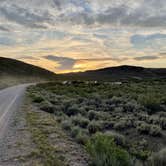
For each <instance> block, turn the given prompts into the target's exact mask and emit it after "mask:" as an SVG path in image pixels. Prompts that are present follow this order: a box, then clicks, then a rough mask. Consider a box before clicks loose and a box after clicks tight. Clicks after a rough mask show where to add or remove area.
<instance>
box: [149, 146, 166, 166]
mask: <svg viewBox="0 0 166 166" xmlns="http://www.w3.org/2000/svg"><path fill="white" fill-rule="evenodd" d="M165 156H166V148H165V149H162V150H161V151H160V152H158V153H155V154H153V155H152V156H151V157H150V158H149V161H148V165H149V166H166V157H165Z"/></svg>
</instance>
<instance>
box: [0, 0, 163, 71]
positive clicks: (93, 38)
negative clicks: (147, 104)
mask: <svg viewBox="0 0 166 166" xmlns="http://www.w3.org/2000/svg"><path fill="white" fill-rule="evenodd" d="M0 56H3V57H9V58H16V59H18V60H22V61H25V62H28V63H31V64H35V65H38V66H41V67H44V68H47V69H49V70H52V71H54V72H57V73H63V72H71V71H73V72H75V71H84V70H89V69H96V68H103V67H108V66H117V65H123V64H126V65H138V66H145V67H166V0H139V1H136V0H12V1H11V0H0Z"/></svg>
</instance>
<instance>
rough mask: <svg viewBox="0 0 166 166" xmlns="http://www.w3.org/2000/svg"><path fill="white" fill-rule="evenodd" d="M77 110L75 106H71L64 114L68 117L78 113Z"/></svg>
mask: <svg viewBox="0 0 166 166" xmlns="http://www.w3.org/2000/svg"><path fill="white" fill-rule="evenodd" d="M79 111H80V110H79V108H78V107H77V106H75V105H74V106H71V107H67V108H65V110H64V113H65V114H66V115H68V116H73V115H76V114H78V113H79Z"/></svg>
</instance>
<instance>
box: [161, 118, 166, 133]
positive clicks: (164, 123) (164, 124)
mask: <svg viewBox="0 0 166 166" xmlns="http://www.w3.org/2000/svg"><path fill="white" fill-rule="evenodd" d="M160 125H161V127H162V129H164V130H165V129H166V118H160Z"/></svg>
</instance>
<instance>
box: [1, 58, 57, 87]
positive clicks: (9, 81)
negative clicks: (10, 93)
mask: <svg viewBox="0 0 166 166" xmlns="http://www.w3.org/2000/svg"><path fill="white" fill-rule="evenodd" d="M55 78H56V74H55V73H53V72H50V71H48V70H45V69H43V68H40V67H37V66H33V65H30V64H27V63H24V62H21V61H18V60H15V59H10V58H3V57H0V88H3V87H6V86H11V85H16V84H20V83H29V82H39V81H48V80H53V79H55Z"/></svg>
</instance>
